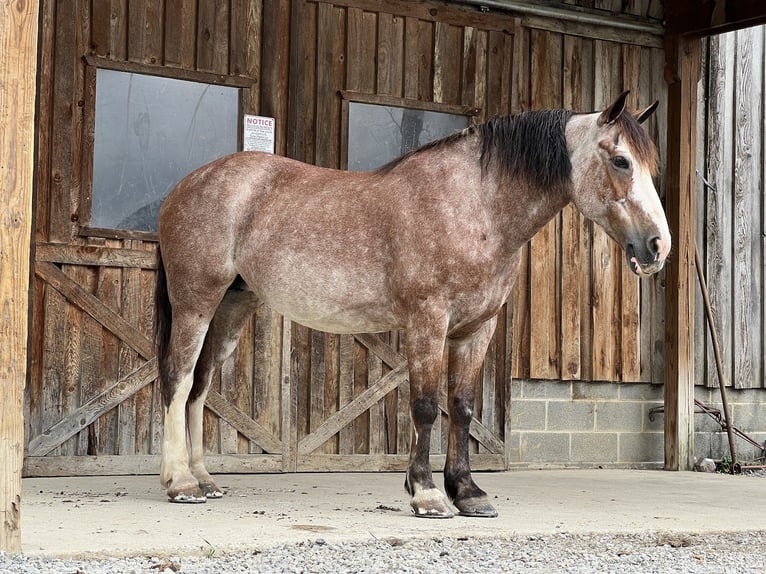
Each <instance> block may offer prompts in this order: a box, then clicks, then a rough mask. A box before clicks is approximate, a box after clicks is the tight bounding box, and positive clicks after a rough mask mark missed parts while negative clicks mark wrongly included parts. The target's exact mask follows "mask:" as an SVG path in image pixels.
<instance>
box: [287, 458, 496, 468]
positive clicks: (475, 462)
mask: <svg viewBox="0 0 766 574" xmlns="http://www.w3.org/2000/svg"><path fill="white" fill-rule="evenodd" d="M446 459H447V456H446V455H445V454H433V455H431V456H430V457H429V462H430V463H431V467H432V468H444V464H445V462H446ZM298 460H299V463H300V466H301V468H305V469H306V470H307V471H312V472H381V471H383V472H403V471H405V470H407V466H408V464H409V456H408V455H406V454H378V455H369V454H365V455H345V456H340V455H334V456H327V455H321V454H319V455H318V454H304V455H300V456H299V457H298ZM471 469H472V470H474V471H497V470H505V462H504V461H503V457H502V455H498V454H474V455H472V456H471Z"/></svg>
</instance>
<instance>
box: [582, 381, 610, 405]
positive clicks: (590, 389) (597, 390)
mask: <svg viewBox="0 0 766 574" xmlns="http://www.w3.org/2000/svg"><path fill="white" fill-rule="evenodd" d="M620 386H621V385H616V384H614V383H591V382H584V381H574V382H573V383H572V398H573V399H574V400H576V401H583V400H584V401H587V400H591V401H608V400H616V399H617V398H618V395H619V388H620Z"/></svg>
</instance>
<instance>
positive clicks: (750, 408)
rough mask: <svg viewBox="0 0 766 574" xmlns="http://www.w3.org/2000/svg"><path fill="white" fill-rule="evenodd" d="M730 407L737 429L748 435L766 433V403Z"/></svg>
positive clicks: (741, 404)
mask: <svg viewBox="0 0 766 574" xmlns="http://www.w3.org/2000/svg"><path fill="white" fill-rule="evenodd" d="M764 400H766V397H764ZM730 406H731V415H732V424H733V425H734V426H735V427H737V428H739V429H742V430H743V431H744V432H746V433H747V434H751V433H756V432H763V431H766V403H735V404H733V405H730Z"/></svg>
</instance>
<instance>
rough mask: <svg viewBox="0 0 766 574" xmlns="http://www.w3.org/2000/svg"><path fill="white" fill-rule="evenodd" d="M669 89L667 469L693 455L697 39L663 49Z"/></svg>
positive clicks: (686, 463) (681, 466) (671, 41)
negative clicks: (671, 245) (669, 250)
mask: <svg viewBox="0 0 766 574" xmlns="http://www.w3.org/2000/svg"><path fill="white" fill-rule="evenodd" d="M665 63H666V79H667V81H668V83H669V86H668V88H669V89H668V157H667V206H666V209H667V216H668V222H669V224H670V231H671V233H672V235H673V251H672V253H671V256H670V262H669V264H668V267H667V273H666V282H667V284H666V289H665V469H666V470H689V469H691V467H692V465H693V455H694V285H695V283H694V280H695V275H694V273H695V271H694V248H695V244H694V241H695V240H694V228H695V213H696V209H695V197H694V194H695V177H696V175H695V163H696V162H695V156H696V129H697V126H696V119H697V82H698V78H699V68H700V43H699V40H696V39H689V38H685V37H672V38H668V39H667V40H666V45H665Z"/></svg>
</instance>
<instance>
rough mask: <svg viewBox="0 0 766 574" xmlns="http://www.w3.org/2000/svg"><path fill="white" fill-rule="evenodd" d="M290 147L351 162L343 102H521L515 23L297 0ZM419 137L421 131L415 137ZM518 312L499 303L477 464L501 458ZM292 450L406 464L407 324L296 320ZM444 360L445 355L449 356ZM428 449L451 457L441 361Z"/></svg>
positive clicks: (478, 415)
mask: <svg viewBox="0 0 766 574" xmlns="http://www.w3.org/2000/svg"><path fill="white" fill-rule="evenodd" d="M292 16H293V18H292V20H293V30H292V35H293V37H296V38H302V39H304V40H303V41H302V42H300V43H297V42H296V43H294V44H293V50H292V53H291V61H290V69H291V83H290V108H289V121H290V125H289V126H288V142H287V153H288V155H290V156H292V157H295V158H297V159H300V160H303V161H307V162H309V163H314V164H317V165H322V166H327V167H342V168H346V167H349V166H348V155H347V154H348V147H349V139H348V138H349V133H348V124H349V122H348V110H349V102H364V103H365V104H368V105H376V104H377V105H381V106H389V107H391V108H401V109H405V110H429V111H433V112H437V113H438V112H443V113H447V114H458V115H459V114H460V113H463V114H466V115H469V116H471V119H473V120H476V121H481V120H483V119H485V118H489V117H492V116H495V115H503V114H509V113H512V112H514V111H519V110H518V107H517V106H518V101H517V100H516V99H515V98H514V96H513V93H512V87H513V86H514V84H515V73H516V72H515V70H516V68H517V67H518V66H517V63H516V58H517V57H518V56H519V53H518V47H517V44H516V42H517V37H518V34H517V30H518V22H517V21H516V20H515V19H512V18H509V17H504V16H499V15H497V14H493V15H492V16H491V17H487V16H483V15H481V14H479V13H477V12H475V11H470V10H461V9H457V8H454V7H447V6H444V5H438V6H436V5H429V4H426V3H412V2H399V1H387V2H368V1H360V0H348V1H345V0H344V1H335V2H315V1H305V2H295V3H294V5H293V15H292ZM420 143H425V142H423V141H421V142H420ZM511 323H512V321H511V317H510V313H509V311H508V310H507V309H506V308H504V309H503V311H502V312H501V315H500V321H499V323H498V329H497V334H496V336H495V338H494V340H493V342H492V344H491V345H490V350H489V353H488V355H487V360H486V362H485V365H484V367H483V369H482V374H481V378H480V380H478V381H477V382H476V384H477V402H476V408H475V416H474V419H473V422H472V424H471V437H472V441H471V449H472V458H471V461H472V466H473V467H474V468H475V469H502V468H505V464H506V456H505V448H506V446H505V442H504V441H505V436H506V421H507V418H508V405H509V400H510V392H509V390H510V370H511V361H510V347H511V336H510V331H511ZM291 329H292V335H291V342H292V368H291V377H292V388H293V390H294V392H296V393H297V397H296V401H295V405H294V408H293V413H292V416H293V417H294V421H295V422H294V427H295V435H294V436H293V441H294V445H293V447H292V450H293V451H294V455H291V460H293V461H294V462H292V463H291V464H292V466H293V467H294V468H295V469H297V470H306V471H309V470H377V469H403V468H405V466H406V464H407V459H408V454H409V450H410V440H411V423H410V415H409V386H408V382H407V360H406V358H405V357H404V356H403V354H402V351H401V349H402V340H403V337H404V335H403V334H402V333H397V332H392V333H386V334H379V335H356V336H336V335H329V334H325V333H319V332H315V331H311V330H309V329H306V328H304V327H301V326H299V325H292V327H291ZM444 364H445V366H446V356H445V363H444ZM440 385H441V386H440V409H441V413H442V414H441V416H440V417H438V419H437V421H436V425H435V432H434V433H433V438H432V444H431V453H432V463H433V464H434V466H435V467H436V468H439V467H441V466H443V464H444V455H445V453H446V445H447V433H448V418H447V413H446V406H447V373H446V369H445V372H443V375H442V380H441V383H440Z"/></svg>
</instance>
